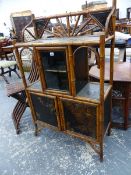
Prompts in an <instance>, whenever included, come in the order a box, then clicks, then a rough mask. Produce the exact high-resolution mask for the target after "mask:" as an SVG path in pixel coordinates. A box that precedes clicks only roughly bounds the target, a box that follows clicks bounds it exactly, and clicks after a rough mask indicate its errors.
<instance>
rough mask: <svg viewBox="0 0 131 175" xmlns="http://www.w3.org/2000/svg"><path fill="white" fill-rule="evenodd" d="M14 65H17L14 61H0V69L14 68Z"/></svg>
mask: <svg viewBox="0 0 131 175" xmlns="http://www.w3.org/2000/svg"><path fill="white" fill-rule="evenodd" d="M16 64H17V63H16V61H7V60H1V61H0V68H8V67H11V66H15V65H16Z"/></svg>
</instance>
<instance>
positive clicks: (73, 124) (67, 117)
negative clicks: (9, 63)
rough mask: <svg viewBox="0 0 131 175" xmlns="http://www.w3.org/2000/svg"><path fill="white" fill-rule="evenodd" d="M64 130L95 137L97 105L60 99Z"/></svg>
mask: <svg viewBox="0 0 131 175" xmlns="http://www.w3.org/2000/svg"><path fill="white" fill-rule="evenodd" d="M61 103H62V105H61V107H62V111H63V121H64V122H63V123H64V128H65V130H69V131H73V132H76V133H78V134H82V135H86V136H89V137H93V138H96V137H97V113H98V108H97V105H91V104H87V103H80V102H77V101H73V100H67V99H63V98H62V99H61Z"/></svg>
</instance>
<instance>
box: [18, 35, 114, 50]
mask: <svg viewBox="0 0 131 175" xmlns="http://www.w3.org/2000/svg"><path fill="white" fill-rule="evenodd" d="M103 35H104V34H103ZM100 36H101V35H84V36H75V37H62V38H56V37H53V38H45V39H38V40H35V41H31V42H27V43H16V44H15V46H16V47H27V46H28V47H33V46H35V47H42V46H45V47H53V46H66V45H89V44H90V45H99V44H100ZM113 37H114V35H112V36H110V37H108V38H106V39H105V42H107V41H109V40H110V39H112V38H113Z"/></svg>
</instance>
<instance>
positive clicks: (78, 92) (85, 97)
mask: <svg viewBox="0 0 131 175" xmlns="http://www.w3.org/2000/svg"><path fill="white" fill-rule="evenodd" d="M115 7H116V1H115V0H113V8H112V10H111V13H110V14H109V15H108V17H107V21H106V24H105V27H103V29H102V32H100V34H96V35H85V36H77V35H78V34H80V35H81V34H83V32H84V31H82V30H83V28H84V27H85V26H86V25H87V24H88V23H89V22H90V21H91V20H93V21H96V24H97V25H98V26H99V27H100V28H102V24H100V22H99V21H97V20H96V19H95V18H94V17H92V14H91V13H89V14H88V12H82V13H80V12H78V13H71V14H63V15H58V16H53V17H52V19H54V18H55V19H56V20H57V22H58V24H59V25H60V26H61V29H62V30H63V35H64V36H61V34H62V32H61V31H59V29H56V28H55V29H56V31H57V32H58V31H59V33H57V32H55V36H56V35H57V37H54V38H50V39H49V38H47V39H39V40H35V41H32V42H29V43H16V44H15V51H16V56H17V60H18V63H19V67H20V71H21V75H22V80H23V83H24V85H25V91H26V95H27V100H28V103H29V106H30V108H31V113H32V118H33V122H34V124H35V128H36V129H35V134H36V135H37V133H38V131H40V130H41V128H42V127H43V126H44V127H51V128H53V129H56V130H59V131H62V132H64V133H67V134H70V135H72V136H75V137H78V138H81V139H83V140H85V141H87V142H88V143H89V144H90V145H91V146H92V148H93V149H94V150H95V151H96V152H97V153H98V154H99V156H100V160H101V161H102V160H103V142H104V137H105V135H106V134H107V133H108V135H109V134H110V129H111V110H112V103H111V96H112V95H111V93H112V84H113V83H112V82H113V57H114V41H115V40H114V32H115ZM73 15H75V16H76V23H75V25H74V28H73V30H72V31H71V26H70V25H71V24H70V17H71V18H72V16H73ZM81 15H87V17H89V18H88V19H87V21H86V22H85V23H84V24H83V25H82V26H80V27H79V28H78V31H77V32H76V29H77V27H78V22H79V19H80V16H81ZM62 17H66V22H67V26H66V27H67V28H66V29H65V28H64V25H63V24H62V23H61V22H60V21H61V20H60V18H62ZM50 19H51V17H49V18H47V19H46V20H47V23H48V22H49V20H50ZM47 23H46V24H45V26H44V28H43V31H42V32H44V31H45V30H46V26H47ZM87 31H88V29H86V32H87ZM48 32H49V31H48ZM66 32H67V33H66ZM79 32H80V33H79ZM50 33H51V32H50ZM58 35H59V36H58ZM108 41H111V52H110V57H111V59H110V81H109V83H108V84H106V83H104V72H105V45H106V42H108ZM21 47H22V48H30V47H32V48H33V51H34V57H33V61H35V63H36V65H37V68H38V70H39V77H40V78H39V81H37V82H34V83H33V84H30V85H29V84H27V82H26V77H25V75H24V70H23V67H22V59H21V55H20V53H19V51H18V49H19V48H21ZM95 48H99V54H98V53H97V52H96V51H95ZM89 51H93V52H94V54H95V56H96V59H97V60H96V61H97V63H98V66H99V68H100V82H99V83H98V82H90V81H89V73H88V72H89V66H88V53H89ZM45 52H46V53H49V54H47V55H45ZM50 52H53V53H52V55H53V57H52V59H53V60H54V62H53V64H55V60H56V63H57V61H58V65H57V66H59V62H62V64H63V62H64V64H65V65H64V66H65V67H66V69H64V71H63V72H64V73H66V75H65V74H64V75H63V74H61V72H62V71H61V72H60V69H57V70H53V71H54V72H55V74H54V73H53V71H52V70H50V69H49V70H46V71H47V72H51V71H52V72H51V73H49V74H48V75H50V76H54V77H55V81H53V83H56V85H58V84H60V83H61V82H59V81H57V78H58V77H57V76H61V77H62V78H63V77H64V78H65V77H66V78H65V79H62V78H61V79H60V81H63V82H62V83H68V86H66V85H65V84H64V86H63V84H62V85H61V84H60V85H59V86H58V87H59V88H54V87H57V86H56V85H54V84H50V87H51V88H50V87H48V84H47V81H48V80H49V79H50V76H46V75H47V73H45V67H46V66H50V65H48V64H50V63H49V61H48V59H49V58H50V56H51V54H50ZM59 52H62V54H63V55H62V56H61V57H62V58H57V57H55V55H57V54H58V53H59ZM41 53H42V54H41ZM56 53H57V54H56ZM45 57H46V60H47V62H44V59H45ZM63 60H64V61H63ZM46 64H47V65H46ZM51 64H52V63H51ZM59 74H60V75H59ZM47 77H48V79H47ZM57 83H58V84H57ZM36 84H37V86H38V85H39V88H37V86H36ZM67 87H68V88H67ZM63 89H64V90H63ZM48 104H49V105H48ZM37 105H38V106H37ZM86 124H87V125H86Z"/></svg>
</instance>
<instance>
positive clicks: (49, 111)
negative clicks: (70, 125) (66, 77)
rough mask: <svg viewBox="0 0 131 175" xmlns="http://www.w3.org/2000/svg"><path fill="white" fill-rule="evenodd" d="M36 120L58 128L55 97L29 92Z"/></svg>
mask: <svg viewBox="0 0 131 175" xmlns="http://www.w3.org/2000/svg"><path fill="white" fill-rule="evenodd" d="M30 97H31V101H32V105H33V110H34V112H35V115H36V120H38V121H41V122H44V123H46V124H49V125H52V126H55V127H58V128H59V116H58V112H57V103H56V98H55V97H52V96H47V95H42V94H38V93H37V94H34V93H30Z"/></svg>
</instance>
